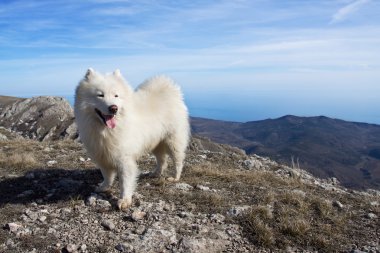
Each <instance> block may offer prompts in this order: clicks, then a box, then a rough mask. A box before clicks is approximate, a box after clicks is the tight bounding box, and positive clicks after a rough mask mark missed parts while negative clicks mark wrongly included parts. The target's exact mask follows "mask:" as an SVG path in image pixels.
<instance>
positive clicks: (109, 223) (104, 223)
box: [101, 220, 115, 230]
mask: <svg viewBox="0 0 380 253" xmlns="http://www.w3.org/2000/svg"><path fill="white" fill-rule="evenodd" d="M101 225H102V226H103V227H104V228H105V229H108V230H114V229H115V224H114V223H113V222H112V221H111V220H103V221H102V222H101Z"/></svg>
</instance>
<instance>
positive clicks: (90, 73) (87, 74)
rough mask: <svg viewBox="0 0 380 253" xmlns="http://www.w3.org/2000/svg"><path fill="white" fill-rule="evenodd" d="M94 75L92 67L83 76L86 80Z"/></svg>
mask: <svg viewBox="0 0 380 253" xmlns="http://www.w3.org/2000/svg"><path fill="white" fill-rule="evenodd" d="M94 75H95V71H94V70H93V69H92V68H89V69H88V70H87V72H86V75H85V76H84V78H85V79H86V80H90V79H91V78H93V77H94Z"/></svg>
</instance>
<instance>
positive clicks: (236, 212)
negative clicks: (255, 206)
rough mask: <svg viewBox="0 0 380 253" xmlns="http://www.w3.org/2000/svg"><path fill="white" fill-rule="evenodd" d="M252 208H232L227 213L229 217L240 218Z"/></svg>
mask: <svg viewBox="0 0 380 253" xmlns="http://www.w3.org/2000/svg"><path fill="white" fill-rule="evenodd" d="M250 208H251V207H250V206H235V207H232V208H230V209H229V210H228V211H227V215H229V216H239V215H241V214H243V213H244V212H247V211H248V210H249V209H250Z"/></svg>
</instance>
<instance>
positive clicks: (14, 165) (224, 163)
mask: <svg viewBox="0 0 380 253" xmlns="http://www.w3.org/2000/svg"><path fill="white" fill-rule="evenodd" d="M6 131H7V130H5V129H1V128H0V132H1V133H2V134H3V135H4V136H8V139H7V140H0V192H1V195H0V221H1V222H0V225H1V227H2V229H0V252H4V253H21V252H83V253H84V252H91V253H96V252H99V253H100V252H104V253H105V252H107V253H109V252H115V253H116V252H136V253H137V252H165V253H169V252H184V253H185V252H186V253H191V252H194V253H198V252H215V253H216V252H247V253H248V252H285V251H287V252H378V251H379V250H380V241H379V238H380V234H379V232H380V227H379V223H378V217H379V215H380V207H379V203H380V193H379V192H376V191H367V192H357V191H351V190H347V189H345V188H343V187H341V186H339V183H338V182H337V181H336V180H332V179H329V180H320V179H317V178H314V177H312V176H311V175H310V174H309V173H307V172H305V171H302V170H298V169H292V168H289V167H287V166H283V165H281V164H278V163H276V162H274V161H271V160H269V159H267V158H263V157H259V156H255V155H254V156H246V155H244V154H243V153H242V152H240V151H239V150H237V149H236V148H230V147H228V146H225V145H224V146H220V145H218V144H215V143H211V142H208V141H207V140H204V139H203V140H202V139H193V140H192V143H191V145H190V149H189V151H188V153H187V157H186V161H185V167H184V173H183V176H182V178H181V181H180V182H179V183H170V182H167V181H166V180H164V179H152V178H144V177H143V176H141V178H140V179H139V183H138V187H137V191H136V193H135V194H134V201H133V206H132V207H131V208H130V209H129V210H128V211H127V212H120V211H118V210H117V208H116V197H117V196H118V193H119V190H118V188H117V184H116V185H115V187H114V188H113V189H112V191H111V192H110V193H107V194H97V193H95V192H94V188H95V186H96V185H97V184H98V183H99V182H101V180H102V179H101V174H100V171H99V170H97V169H96V168H95V166H94V164H93V163H92V162H91V160H89V159H88V158H87V156H86V153H85V151H84V149H83V147H82V146H81V144H80V143H78V142H75V141H72V140H66V141H54V142H39V141H35V140H27V139H21V138H16V139H12V137H11V135H9V134H8V133H7V132H6ZM205 147H207V148H210V149H212V150H208V149H205ZM154 165H155V161H154V158H153V157H152V156H149V155H146V156H144V157H143V158H142V160H141V161H140V163H139V167H140V169H141V171H142V172H143V173H145V172H146V171H149V170H151V169H152V168H154ZM173 172H174V171H173V170H172V169H171V166H170V167H169V170H168V171H167V172H166V175H165V176H170V175H171V173H173ZM354 250H360V251H354Z"/></svg>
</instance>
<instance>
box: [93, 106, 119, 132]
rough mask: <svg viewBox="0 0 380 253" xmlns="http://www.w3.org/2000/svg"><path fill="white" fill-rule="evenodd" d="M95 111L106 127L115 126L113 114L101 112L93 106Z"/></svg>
mask: <svg viewBox="0 0 380 253" xmlns="http://www.w3.org/2000/svg"><path fill="white" fill-rule="evenodd" d="M95 112H96V113H97V114H98V116H99V117H100V118H101V119H102V120H103V123H104V124H105V125H106V126H107V127H108V128H111V129H113V128H115V127H116V119H115V115H114V114H110V115H107V114H103V113H102V112H101V111H100V110H99V109H97V108H95Z"/></svg>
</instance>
